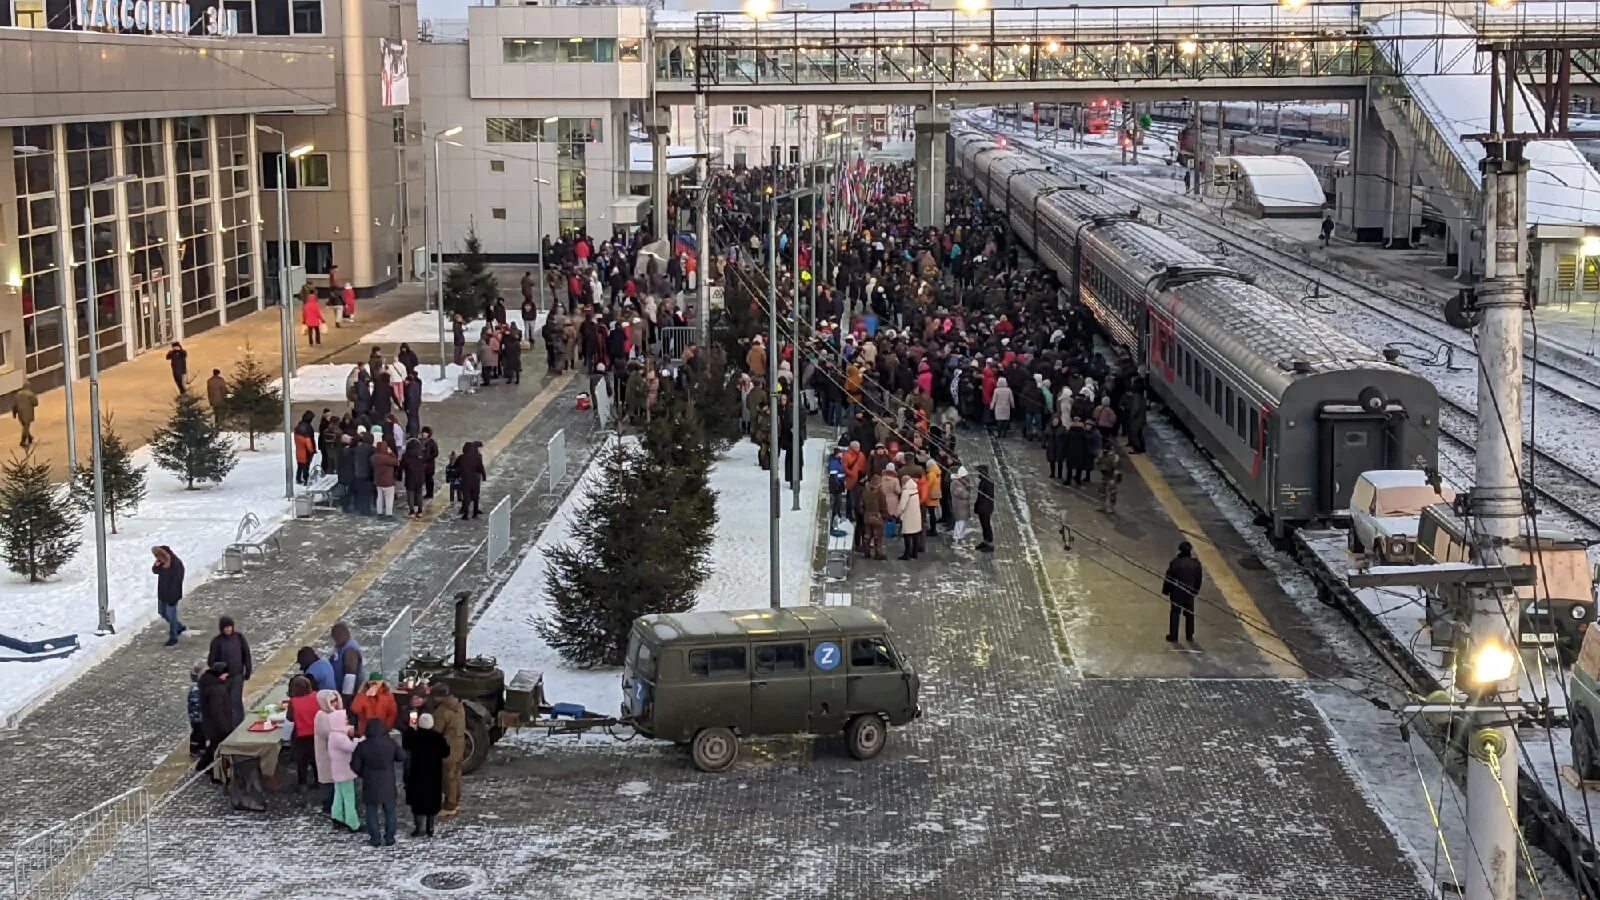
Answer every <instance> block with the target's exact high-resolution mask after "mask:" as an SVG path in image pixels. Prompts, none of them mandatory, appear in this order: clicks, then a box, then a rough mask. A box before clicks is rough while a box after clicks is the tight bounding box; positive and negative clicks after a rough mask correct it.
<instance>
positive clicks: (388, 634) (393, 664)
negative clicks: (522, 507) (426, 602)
mask: <svg viewBox="0 0 1600 900" xmlns="http://www.w3.org/2000/svg"><path fill="white" fill-rule="evenodd" d="M490 521H493V520H492V519H491V520H490ZM410 660H411V607H409V606H407V607H406V608H405V609H402V610H400V614H399V615H397V616H395V617H394V621H393V622H390V623H389V627H388V628H386V629H384V632H383V638H382V639H381V640H380V641H379V642H378V671H380V672H382V673H383V677H384V678H387V679H389V680H390V682H391V683H393V682H394V681H397V680H399V678H400V670H401V669H403V668H405V665H406V663H407V662H409V661H410Z"/></svg>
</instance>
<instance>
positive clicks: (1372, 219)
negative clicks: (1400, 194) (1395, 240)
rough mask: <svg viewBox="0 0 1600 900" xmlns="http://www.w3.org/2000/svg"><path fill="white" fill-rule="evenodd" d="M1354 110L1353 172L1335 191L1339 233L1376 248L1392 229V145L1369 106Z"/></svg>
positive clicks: (1351, 142)
mask: <svg viewBox="0 0 1600 900" xmlns="http://www.w3.org/2000/svg"><path fill="white" fill-rule="evenodd" d="M1352 106H1353V107H1354V109H1353V110H1352V112H1353V113H1354V115H1353V116H1351V119H1352V121H1353V125H1352V134H1351V138H1350V168H1349V170H1348V171H1347V172H1346V173H1345V174H1344V175H1343V176H1341V177H1340V178H1339V185H1338V188H1337V189H1336V192H1337V197H1338V201H1337V202H1338V206H1339V230H1340V232H1341V233H1343V234H1346V235H1349V236H1351V237H1352V238H1353V239H1354V240H1355V241H1356V242H1357V243H1362V244H1376V243H1380V242H1381V241H1383V239H1384V237H1385V236H1386V235H1387V232H1388V228H1389V201H1390V191H1389V183H1388V182H1387V181H1386V180H1385V179H1386V178H1388V175H1389V142H1388V141H1386V140H1385V139H1384V131H1383V124H1382V122H1380V121H1379V119H1378V116H1377V113H1376V112H1374V111H1373V109H1372V105H1371V104H1370V103H1359V104H1352Z"/></svg>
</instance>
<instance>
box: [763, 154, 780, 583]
mask: <svg viewBox="0 0 1600 900" xmlns="http://www.w3.org/2000/svg"><path fill="white" fill-rule="evenodd" d="M773 162H774V166H773V170H772V172H773V178H774V180H776V178H777V166H776V162H777V161H776V160H774V161H773ZM776 190H777V187H776V185H769V186H768V187H767V191H768V200H767V204H766V206H767V475H768V478H767V482H768V486H769V491H768V496H767V503H768V506H769V509H770V512H771V514H772V521H771V523H770V527H769V529H768V532H767V561H768V564H769V567H770V568H769V571H768V574H767V582H768V586H767V590H768V593H769V594H770V595H771V596H770V600H771V603H772V608H773V609H777V608H778V607H780V606H782V605H783V603H782V593H781V592H782V583H781V581H780V579H779V578H778V516H779V511H778V507H779V503H778V497H779V496H780V495H781V494H782V492H783V489H782V487H781V486H780V485H779V482H778V428H779V422H778V198H777V195H776Z"/></svg>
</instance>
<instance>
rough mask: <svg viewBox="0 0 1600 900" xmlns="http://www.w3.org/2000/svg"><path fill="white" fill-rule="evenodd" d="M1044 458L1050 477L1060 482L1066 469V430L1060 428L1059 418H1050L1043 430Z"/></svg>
mask: <svg viewBox="0 0 1600 900" xmlns="http://www.w3.org/2000/svg"><path fill="white" fill-rule="evenodd" d="M1044 458H1045V459H1046V460H1049V462H1050V477H1051V478H1054V479H1056V480H1057V481H1060V480H1061V479H1062V478H1064V477H1065V475H1066V468H1067V429H1065V428H1062V427H1061V417H1060V416H1051V417H1050V424H1049V425H1046V426H1045V429H1044Z"/></svg>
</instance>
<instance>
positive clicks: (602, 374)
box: [589, 363, 612, 430]
mask: <svg viewBox="0 0 1600 900" xmlns="http://www.w3.org/2000/svg"><path fill="white" fill-rule="evenodd" d="M589 396H590V398H591V399H592V400H594V415H595V419H596V420H597V421H598V422H599V423H600V428H601V430H605V429H607V428H610V427H611V407H612V395H611V376H609V375H608V374H606V364H605V363H595V366H594V375H593V376H592V377H591V378H590V379H589Z"/></svg>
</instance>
